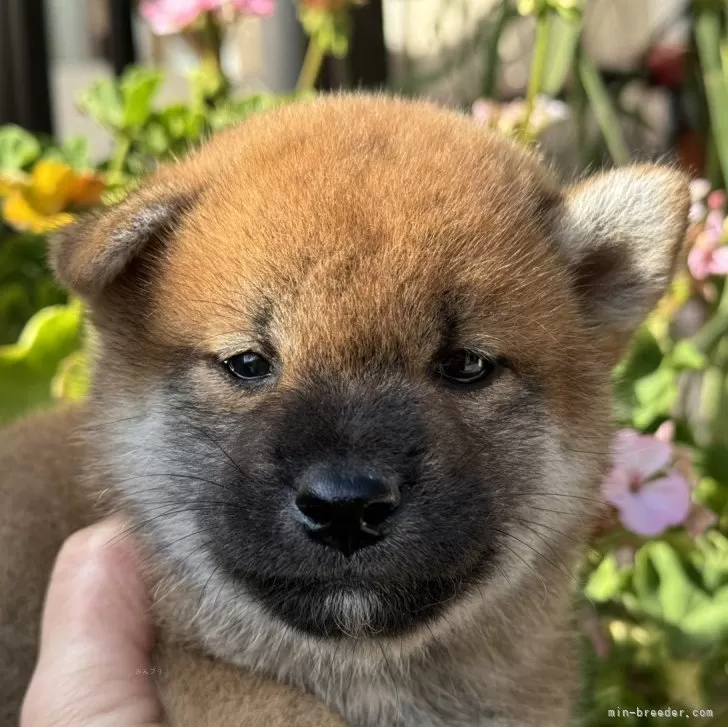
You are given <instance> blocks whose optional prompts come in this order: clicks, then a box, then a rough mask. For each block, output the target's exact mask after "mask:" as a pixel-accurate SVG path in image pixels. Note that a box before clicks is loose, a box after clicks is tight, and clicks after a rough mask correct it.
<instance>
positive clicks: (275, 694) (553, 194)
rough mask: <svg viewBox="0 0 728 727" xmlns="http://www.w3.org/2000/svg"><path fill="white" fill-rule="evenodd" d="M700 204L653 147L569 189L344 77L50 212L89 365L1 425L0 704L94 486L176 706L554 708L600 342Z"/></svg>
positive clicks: (383, 717)
mask: <svg viewBox="0 0 728 727" xmlns="http://www.w3.org/2000/svg"><path fill="white" fill-rule="evenodd" d="M688 206H689V194H688V188H687V182H686V179H685V178H684V177H683V176H682V174H681V173H679V172H677V171H675V170H673V169H670V168H664V167H658V166H636V167H630V168H625V169H619V170H616V171H612V172H608V173H605V174H601V175H598V176H595V177H593V178H591V179H589V180H587V181H586V182H584V183H581V184H579V185H576V186H573V187H566V188H562V187H561V186H560V185H559V184H558V183H557V182H556V181H555V179H554V178H553V177H552V176H551V175H550V174H549V173H548V172H547V171H546V170H544V169H543V168H542V167H541V166H540V165H539V163H538V160H537V159H536V158H535V157H534V156H533V155H531V154H530V153H528V152H526V151H524V150H523V149H521V148H520V147H518V146H517V145H515V144H513V143H511V142H509V141H506V140H504V139H502V138H499V137H498V136H495V135H493V134H491V133H490V132H488V131H485V130H483V129H482V128H479V127H478V126H476V125H475V124H474V123H473V122H472V121H471V120H470V119H468V118H465V117H463V116H461V115H459V114H457V113H454V112H449V111H445V110H441V109H438V108H436V107H434V106H431V105H428V104H426V103H422V102H410V101H398V100H392V99H388V98H385V97H366V96H359V95H352V96H339V97H329V98H322V99H319V100H317V101H314V102H312V103H307V104H300V105H292V106H288V107H285V108H279V109H276V110H273V111H270V112H267V113H264V114H260V115H258V116H255V117H253V118H251V119H250V120H249V121H246V122H245V123H244V124H243V125H241V126H240V127H239V128H236V129H234V130H231V131H228V132H225V133H222V134H220V135H218V136H217V137H216V138H213V139H212V140H211V141H210V142H209V143H208V144H207V145H206V146H204V147H203V148H202V149H200V150H199V151H197V152H196V153H194V154H192V155H191V156H189V157H188V158H187V159H185V160H183V161H181V162H179V163H177V164H175V165H173V166H171V167H168V168H163V169H162V170H160V171H159V172H158V173H157V174H155V175H154V176H153V177H152V178H151V179H149V180H148V181H147V183H146V184H145V185H144V186H143V187H142V188H141V189H140V190H139V191H137V192H135V193H133V194H132V195H130V196H129V197H128V198H127V199H126V201H124V202H122V203H120V204H119V205H117V206H116V207H113V208H111V209H108V210H106V211H104V212H103V213H101V214H99V215H97V216H92V217H89V218H86V219H83V220H81V221H80V222H78V223H77V224H76V225H75V226H72V227H70V228H66V229H64V230H63V231H62V232H61V233H60V234H59V235H58V237H57V238H56V239H55V241H54V243H53V246H52V251H51V259H52V263H53V267H54V269H55V271H56V273H57V275H58V278H59V280H61V281H62V282H63V283H64V284H65V285H66V286H67V287H68V288H69V290H71V291H72V292H74V293H75V294H77V295H79V296H81V297H82V298H83V299H84V300H85V301H86V302H87V303H88V306H89V310H90V318H91V322H92V324H93V328H94V330H95V331H96V332H97V336H96V339H97V340H96V350H95V355H94V362H95V363H94V376H93V391H92V394H91V396H90V399H89V401H88V404H87V405H85V406H83V407H77V408H70V409H66V410H63V411H58V412H54V413H50V414H44V415H41V416H36V417H33V418H31V419H28V420H26V421H25V422H21V423H20V424H18V425H16V426H15V427H14V428H12V429H10V430H9V431H6V432H5V433H4V434H3V437H2V444H1V445H0V447H1V448H0V472H2V489H1V490H0V498H1V501H0V553H1V554H2V555H1V557H2V569H0V639H1V642H0V643H1V644H2V649H3V656H4V658H5V666H4V675H3V676H4V678H3V679H2V680H1V681H0V704H2V705H3V708H4V709H5V713H4V716H5V723H6V724H8V723H9V721H12V719H13V718H14V717H15V716H16V714H17V709H18V705H19V703H20V700H21V696H22V692H23V689H24V688H25V685H26V683H27V680H28V677H29V672H30V670H31V668H32V663H33V659H34V653H35V642H36V634H37V622H38V613H39V609H40V606H41V601H42V593H43V590H44V587H45V584H46V580H47V577H48V573H49V569H50V567H51V565H52V560H53V557H54V555H55V553H56V551H57V549H58V547H59V545H60V543H61V541H62V539H63V538H64V537H65V536H66V535H68V534H69V533H70V532H71V531H73V530H74V529H75V528H77V527H80V526H81V525H83V524H85V523H87V522H91V521H93V520H94V519H96V518H98V517H99V516H100V513H102V512H104V511H107V510H113V511H118V512H121V513H123V514H124V515H125V516H126V517H127V518H128V519H129V521H130V523H131V524H132V525H131V527H130V532H133V533H134V534H135V536H136V537H137V538H138V539H139V542H140V547H141V548H142V549H143V550H144V551H145V553H146V556H145V557H144V558H143V561H144V564H145V566H146V569H147V571H148V572H147V573H146V576H147V577H148V578H149V581H150V591H151V593H152V594H153V599H154V602H155V605H154V608H155V612H156V619H157V623H158V625H159V630H158V631H159V648H158V653H157V659H158V664H159V666H160V671H161V677H160V685H159V686H160V694H161V697H162V700H163V702H164V705H165V708H166V709H167V714H168V719H169V723H170V724H171V725H181V726H184V727H187V726H190V727H192V726H193V725H194V726H195V727H199V726H200V725H216V726H224V725H239V724H245V725H266V727H275V726H277V725H281V726H282V725H291V724H297V725H308V724H310V725H340V724H344V723H346V724H350V725H357V726H359V727H379V726H381V725H395V724H397V725H402V726H404V727H444V726H445V725H447V726H448V727H453V726H457V725H463V726H464V725H469V726H472V725H482V726H485V725H488V726H496V725H497V726H498V727H515V726H516V725H518V726H522V725H554V726H555V725H564V724H567V723H568V722H569V721H570V719H571V711H572V709H573V701H574V697H575V694H576V692H577V689H578V672H579V666H578V659H577V649H576V647H575V640H576V635H577V631H578V627H577V626H576V625H575V623H574V620H573V618H572V608H571V601H572V595H573V593H572V591H573V577H572V572H573V569H574V566H575V563H576V561H577V559H578V556H579V554H580V551H581V550H582V547H583V544H584V541H585V538H586V535H587V532H588V528H589V524H590V518H592V516H593V515H594V512H595V508H596V502H597V497H598V495H597V493H598V484H599V482H600V479H601V478H602V476H603V474H604V472H605V468H606V466H607V462H608V451H609V444H610V436H611V429H610V399H609V374H610V370H611V368H612V367H613V365H614V364H615V362H616V361H617V360H618V358H619V356H620V355H621V353H622V351H623V349H624V347H625V344H626V343H627V341H628V339H629V336H630V334H631V332H632V331H633V330H634V329H635V327H636V326H637V325H638V324H639V323H640V321H641V320H642V319H643V317H644V316H645V315H646V314H647V313H648V312H649V310H650V309H651V308H652V306H653V305H654V304H655V302H656V301H657V300H658V298H659V297H660V295H661V293H662V292H663V291H664V289H665V287H666V285H667V284H668V281H669V279H670V276H671V273H672V269H673V265H674V262H675V258H676V254H677V251H678V248H679V246H680V243H681V241H682V238H683V236H684V232H685V228H686V224H687V213H688Z"/></svg>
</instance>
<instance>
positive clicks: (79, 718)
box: [20, 519, 161, 727]
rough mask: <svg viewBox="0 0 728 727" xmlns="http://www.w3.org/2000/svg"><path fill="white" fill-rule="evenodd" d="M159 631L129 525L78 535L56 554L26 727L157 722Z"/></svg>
mask: <svg viewBox="0 0 728 727" xmlns="http://www.w3.org/2000/svg"><path fill="white" fill-rule="evenodd" d="M153 641H154V631H153V627H152V621H151V618H150V615H149V598H148V595H147V592H146V589H145V587H144V583H143V582H142V579H141V578H140V576H139V574H138V573H137V570H136V553H135V551H134V548H133V546H132V544H131V542H130V540H129V538H127V537H125V536H124V535H123V524H122V523H121V522H119V521H117V520H115V519H114V520H107V521H104V522H102V523H100V524H98V525H94V526H92V527H90V528H86V529H85V530H81V531H79V532H77V533H75V534H74V535H72V536H71V537H70V538H69V539H68V540H67V541H66V542H65V544H64V545H63V547H62V548H61V551H60V553H59V555H58V558H57V559H56V563H55V566H54V569H53V574H52V576H51V581H50V584H49V587H48V593H47V594H46V602H45V607H44V613H43V621H42V626H41V639H40V654H39V656H38V663H37V665H36V669H35V672H34V674H33V678H32V680H31V683H30V686H29V688H28V692H27V694H26V697H25V702H24V704H23V709H22V713H21V718H20V725H21V727H51V725H52V726H53V727H71V726H73V727H112V725H113V726H114V727H116V726H118V725H126V726H128V727H141V725H145V726H147V727H150V726H151V725H156V724H160V723H161V709H160V706H159V702H158V699H157V695H156V692H155V689H154V684H153V681H152V679H151V677H150V676H149V674H150V672H151V666H150V653H151V649H152V646H153Z"/></svg>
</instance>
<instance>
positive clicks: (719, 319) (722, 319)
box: [693, 281, 728, 354]
mask: <svg viewBox="0 0 728 727" xmlns="http://www.w3.org/2000/svg"><path fill="white" fill-rule="evenodd" d="M726 335H728V281H725V282H724V283H723V291H722V293H721V296H720V300H719V301H718V307H717V308H716V310H715V313H714V314H713V315H712V316H711V317H710V318H709V319H708V321H707V322H706V323H705V324H704V325H703V327H702V328H701V329H700V330H699V331H698V332H697V333H696V334H695V336H693V343H694V344H695V346H696V347H697V348H698V349H699V350H700V351H702V352H703V353H705V354H709V353H710V352H711V351H712V350H713V348H714V347H715V346H716V345H717V344H718V343H719V342H720V340H721V339H722V338H723V336H726Z"/></svg>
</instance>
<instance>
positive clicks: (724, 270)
mask: <svg viewBox="0 0 728 727" xmlns="http://www.w3.org/2000/svg"><path fill="white" fill-rule="evenodd" d="M701 237H702V235H701ZM688 268H689V270H690V274H691V275H692V276H693V277H694V278H695V279H696V280H705V279H706V278H708V277H710V276H711V275H728V245H722V246H721V247H717V246H713V245H710V244H709V243H708V244H706V242H705V241H701V239H700V238H698V240H697V241H696V243H695V244H694V245H693V248H692V250H690V252H689V253H688Z"/></svg>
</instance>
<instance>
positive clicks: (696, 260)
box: [688, 245, 713, 280]
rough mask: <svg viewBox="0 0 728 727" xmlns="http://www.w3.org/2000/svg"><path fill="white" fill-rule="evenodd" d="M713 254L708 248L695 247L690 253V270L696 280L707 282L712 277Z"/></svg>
mask: <svg viewBox="0 0 728 727" xmlns="http://www.w3.org/2000/svg"><path fill="white" fill-rule="evenodd" d="M712 257H713V252H712V250H709V249H708V248H705V247H701V246H699V245H693V248H692V250H690V252H689V253H688V269H689V270H690V275H692V276H693V277H694V278H695V280H705V279H706V278H707V277H708V276H709V275H710V264H711V261H712Z"/></svg>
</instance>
